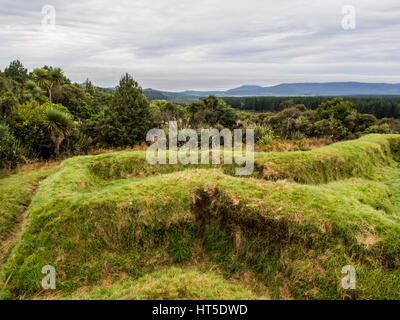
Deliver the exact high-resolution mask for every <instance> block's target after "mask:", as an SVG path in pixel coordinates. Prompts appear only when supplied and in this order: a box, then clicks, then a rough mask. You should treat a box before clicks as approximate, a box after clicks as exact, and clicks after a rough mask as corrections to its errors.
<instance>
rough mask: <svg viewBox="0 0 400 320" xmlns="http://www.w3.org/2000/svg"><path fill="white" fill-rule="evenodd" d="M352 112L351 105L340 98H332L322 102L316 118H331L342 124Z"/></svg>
mask: <svg viewBox="0 0 400 320" xmlns="http://www.w3.org/2000/svg"><path fill="white" fill-rule="evenodd" d="M353 112H355V110H354V105H353V103H352V102H350V101H344V100H343V99H342V98H334V99H332V100H329V101H327V102H323V103H321V104H320V105H319V106H318V108H317V116H318V118H319V119H320V120H322V119H329V118H331V117H333V118H335V119H336V120H339V121H341V122H343V121H344V120H345V119H346V117H347V116H348V115H350V114H351V113H353Z"/></svg>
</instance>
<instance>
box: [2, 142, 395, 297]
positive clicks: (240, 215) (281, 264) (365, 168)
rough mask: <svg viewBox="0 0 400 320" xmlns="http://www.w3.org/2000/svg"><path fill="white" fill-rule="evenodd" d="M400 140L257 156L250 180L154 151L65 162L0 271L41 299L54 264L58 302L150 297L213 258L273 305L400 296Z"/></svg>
mask: <svg viewBox="0 0 400 320" xmlns="http://www.w3.org/2000/svg"><path fill="white" fill-rule="evenodd" d="M399 141H400V137H399V136H394V135H370V136H366V137H364V138H361V139H359V140H356V141H348V142H342V143H338V144H334V145H331V146H328V147H324V148H321V149H316V150H314V151H311V152H295V153H281V154H277V153H270V154H268V153H261V154H256V167H257V170H256V172H255V173H254V175H253V177H249V178H240V177H236V176H233V175H232V174H231V173H232V168H228V167H226V166H224V167H220V168H218V167H204V168H195V167H194V166H191V167H189V168H186V167H183V166H171V165H165V166H163V167H161V166H155V167H151V166H150V165H148V164H147V163H145V162H144V159H145V155H144V153H128V152H120V153H115V154H107V155H99V156H87V157H76V158H72V159H68V160H66V161H64V162H63V164H62V165H61V166H60V168H59V170H58V171H57V172H55V173H53V174H52V175H50V176H49V177H48V178H47V179H45V180H44V181H42V183H41V184H40V187H39V188H38V190H37V193H36V195H35V197H34V198H33V200H32V202H31V204H30V206H29V208H28V211H27V213H28V216H27V221H26V228H25V229H24V231H23V233H22V234H21V241H19V242H18V243H17V244H16V246H15V247H14V249H13V250H12V253H11V255H10V256H9V258H8V260H7V261H6V263H5V264H4V265H3V267H2V270H1V279H2V282H3V286H4V290H3V298H21V297H25V298H29V297H33V296H37V295H39V296H40V295H41V293H42V290H41V288H40V282H41V278H42V277H43V275H42V274H41V273H40V270H41V268H42V267H43V266H44V265H47V264H51V265H54V266H55V267H56V270H57V294H59V295H61V296H67V297H68V296H69V295H70V294H72V293H73V292H74V291H76V290H77V289H79V288H82V287H88V288H92V287H96V286H99V285H100V284H101V282H102V280H104V278H110V277H111V278H112V279H113V281H116V282H118V283H119V284H116V285H115V286H112V287H110V288H109V289H107V290H106V291H102V290H101V289H95V290H94V291H90V293H88V295H85V297H90V296H91V294H93V295H94V296H93V297H100V296H101V295H102V294H104V297H108V296H114V297H121V298H123V297H139V296H140V295H143V297H144V296H146V294H147V293H146V292H145V291H143V292H141V291H140V289H134V288H140V285H139V284H140V281H142V280H137V279H150V278H146V277H145V278H142V277H144V276H145V275H146V274H149V273H152V272H154V271H156V270H159V269H160V268H165V267H168V266H179V267H185V266H186V265H188V264H193V261H194V260H195V259H194V257H196V256H199V255H204V258H203V260H204V264H205V269H206V270H207V268H208V269H210V270H212V269H214V268H218V269H219V270H220V272H221V273H222V274H223V276H224V278H225V279H228V280H229V279H241V278H242V275H248V274H250V275H251V277H252V278H253V279H254V281H256V282H258V283H260V284H262V285H263V286H265V287H267V288H268V296H270V297H272V298H288V297H292V298H297V299H305V298H306V299H342V298H345V297H348V296H350V297H351V298H358V299H372V298H377V299H399V298H400V292H399V290H398V288H399V287H400V260H399V257H400V237H399V236H398V235H399V234H400V211H399V210H400V191H399V190H400V188H399V187H400V179H399V178H400V168H399V165H398V163H397V162H396V161H395V160H397V159H398V158H397V157H398V151H399V150H398V149H399V148H398V146H399ZM199 167H200V166H199ZM268 172H269V174H266V173H268ZM271 172H273V173H274V174H273V175H271V174H270V173H271ZM229 173H230V174H229ZM263 178H264V179H263ZM280 178H285V180H280ZM269 180H277V181H269ZM296 181H297V182H296ZM324 182H325V183H324ZM348 264H350V265H353V266H354V267H355V268H356V271H357V289H356V290H354V291H345V290H343V289H342V288H341V287H340V280H341V278H342V277H343V276H344V275H342V274H341V269H342V267H343V266H345V265H348ZM166 270H173V271H165V272H167V273H168V272H176V271H174V270H176V269H166ZM122 275H124V276H127V277H128V278H129V279H128V280H123V279H124V277H123V276H122ZM156 275H157V276H156V277H155V278H157V277H158V276H160V277H161V276H162V274H156ZM173 278H174V277H171V281H170V283H172V282H173V280H172V279H173ZM151 279H153V278H151ZM151 279H150V280H149V281H150V283H151V282H152V281H153V282H154V281H155V280H154V279H153V280H151ZM7 280H8V282H7ZM121 280H123V281H122V282H120V281H121ZM146 281H147V280H146ZM6 282H7V283H6ZM124 283H126V287H125V286H124ZM155 283H156V282H155ZM5 284H7V285H5ZM149 285H150V284H149ZM0 286H1V284H0ZM171 286H172V287H173V286H174V285H173V284H171ZM224 286H226V287H227V288H228V287H229V286H228V285H227V284H226V285H224ZM128 287H129V288H132V291H129V288H128ZM124 288H125V289H126V290H125V289H124ZM99 290H100V291H99ZM136 290H137V291H136ZM227 290H228V289H227ZM150 291H151V290H150ZM228 291H229V290H228ZM92 292H94V293H92ZM192 294H193V292H192V293H191V291H190V292H189V293H188V295H187V296H185V295H182V296H180V297H179V298H183V299H184V298H190V297H192ZM204 294H206V293H204ZM99 295H100V296H99ZM76 297H79V295H78V296H76ZM202 297H203V296H202ZM223 297H225V295H224V296H223ZM232 297H233V295H232ZM160 298H163V297H162V296H161V297H160Z"/></svg>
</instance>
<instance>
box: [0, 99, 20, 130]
mask: <svg viewBox="0 0 400 320" xmlns="http://www.w3.org/2000/svg"><path fill="white" fill-rule="evenodd" d="M17 104H18V100H17V98H16V97H15V96H14V94H13V93H12V92H10V91H8V92H7V93H6V94H4V95H3V96H2V97H1V98H0V113H1V118H2V122H3V124H5V123H6V122H7V119H8V118H9V117H10V115H11V114H12V112H13V111H14V109H15V107H16V106H17Z"/></svg>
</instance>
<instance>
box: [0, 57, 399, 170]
mask: <svg viewBox="0 0 400 320" xmlns="http://www.w3.org/2000/svg"><path fill="white" fill-rule="evenodd" d="M243 99H247V98H243ZM268 99H269V98H268ZM304 99H306V98H304ZM229 101H230V100H229ZM237 101H241V100H238V99H236V100H234V102H235V103H232V106H230V105H229V104H230V103H227V102H226V101H225V100H223V99H221V98H218V97H216V96H213V95H211V96H209V97H206V98H203V99H201V100H197V101H194V102H193V103H191V104H189V105H187V106H184V105H179V104H177V103H174V102H172V101H166V100H154V101H151V102H150V101H149V100H148V98H147V97H146V96H145V95H144V92H143V90H142V88H141V87H140V85H139V84H138V83H137V81H135V80H134V79H133V77H132V76H131V75H129V74H125V75H123V76H122V77H121V80H120V82H119V85H118V86H117V87H116V90H115V91H111V90H106V89H102V88H99V87H96V86H94V85H93V84H92V82H91V81H90V80H89V79H87V80H86V81H85V83H84V84H77V83H72V82H71V80H70V79H68V78H67V76H66V75H65V74H64V72H63V71H62V70H61V69H60V68H55V67H51V66H43V67H41V68H36V69H34V70H32V71H31V72H28V70H27V69H26V68H25V67H24V66H23V64H22V63H21V62H20V61H18V60H16V61H13V62H11V63H10V65H9V66H8V67H6V68H5V69H4V71H0V116H1V124H0V167H9V168H11V167H13V166H15V165H16V164H18V163H24V162H27V161H31V160H36V159H39V160H42V159H44V160H45V159H51V158H59V157H67V156H73V155H80V154H87V153H88V152H89V151H90V150H97V149H103V148H125V147H131V146H135V145H137V144H143V143H145V139H146V134H147V132H148V131H149V130H150V129H152V128H162V129H165V131H166V132H167V128H168V122H169V121H176V122H177V123H178V126H179V128H180V129H182V128H192V129H196V130H199V131H200V130H201V129H204V128H217V129H219V130H221V129H223V128H229V129H231V130H233V129H243V130H245V129H254V130H255V139H256V142H257V143H258V144H260V145H267V144H268V143H270V142H271V141H272V140H274V139H282V140H285V139H293V140H301V139H304V138H309V137H328V138H330V139H332V140H342V139H351V138H356V137H359V136H360V135H362V134H367V133H373V132H375V133H393V132H400V121H399V120H397V119H395V118H393V117H391V118H387V117H386V118H381V119H378V118H377V117H376V116H374V115H373V114H365V113H361V112H360V111H358V110H356V108H355V104H354V102H353V101H351V100H347V99H346V100H343V99H341V98H333V99H326V100H321V101H318V105H317V104H316V100H310V101H311V102H310V103H309V100H297V98H293V99H286V100H278V98H276V100H268V101H274V105H273V107H272V109H271V110H270V111H268V112H247V111H243V110H240V109H245V107H244V106H243V105H240V106H239V107H238V106H237ZM243 101H247V100H243ZM249 101H252V100H249ZM278 101H279V104H277V102H278ZM389 101H390V103H391V102H392V101H394V100H389ZM256 109H257V108H254V109H253V110H256ZM268 110H269V109H268ZM259 111H265V110H261V109H260V110H259ZM271 111H273V112H271Z"/></svg>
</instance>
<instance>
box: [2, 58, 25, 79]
mask: <svg viewBox="0 0 400 320" xmlns="http://www.w3.org/2000/svg"><path fill="white" fill-rule="evenodd" d="M4 75H5V76H6V77H8V78H11V79H12V80H14V81H16V82H17V83H19V84H24V83H25V81H26V80H27V78H28V70H27V69H25V67H24V66H23V65H22V63H21V62H20V61H19V60H14V61H12V62H11V63H10V65H9V66H8V67H7V68H5V69H4Z"/></svg>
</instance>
